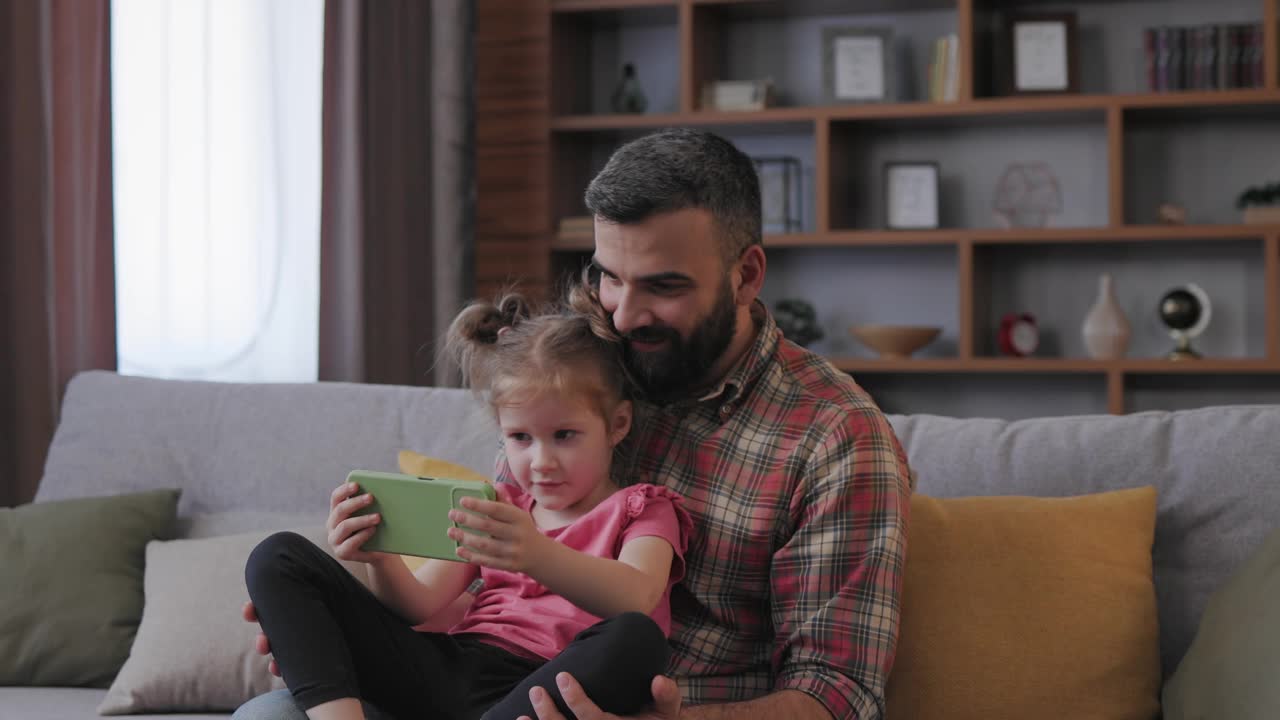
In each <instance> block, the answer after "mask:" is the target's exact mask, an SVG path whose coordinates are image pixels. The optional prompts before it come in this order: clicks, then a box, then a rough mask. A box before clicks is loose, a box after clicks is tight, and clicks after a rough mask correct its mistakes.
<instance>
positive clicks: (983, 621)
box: [887, 487, 1160, 720]
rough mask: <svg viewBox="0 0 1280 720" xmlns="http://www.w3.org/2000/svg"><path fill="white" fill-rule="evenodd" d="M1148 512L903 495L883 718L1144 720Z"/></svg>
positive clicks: (1152, 667) (1094, 503) (1156, 687)
mask: <svg viewBox="0 0 1280 720" xmlns="http://www.w3.org/2000/svg"><path fill="white" fill-rule="evenodd" d="M1155 506H1156V495H1155V491H1154V489H1152V488H1150V487H1145V488H1136V489H1131V490H1121V491H1115V492H1108V493H1100V494H1093V495H1086V496H1080V497H1067V498H1031V497H975V498H957V499H941V498H934V497H928V496H925V495H920V494H916V495H914V496H913V497H912V500H911V528H910V536H909V543H908V549H907V564H906V573H905V576H904V586H903V606H902V608H903V609H902V627H901V636H900V639H899V643H898V654H897V659H896V662H895V665H894V669H893V672H892V674H891V676H890V678H889V685H888V694H887V702H888V712H887V716H888V717H900V718H916V719H918V720H928V719H929V718H947V719H948V720H963V719H964V718H974V719H975V720H976V719H978V718H981V719H982V720H999V719H1000V718H1009V719H1010V720H1013V719H1015V718H1017V719H1021V718H1040V719H1042V720H1052V719H1054V718H1062V719H1063V720H1067V719H1068V718H1084V717H1108V718H1153V717H1155V716H1156V715H1157V713H1158V712H1159V708H1160V705H1159V692H1160V655H1159V635H1158V628H1157V626H1156V613H1155V606H1156V602H1155V588H1154V586H1153V585H1152V579H1151V542H1152V537H1153V535H1154V531H1155Z"/></svg>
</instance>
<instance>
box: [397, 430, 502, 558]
mask: <svg viewBox="0 0 1280 720" xmlns="http://www.w3.org/2000/svg"><path fill="white" fill-rule="evenodd" d="M397 459H398V461H399V465H400V472H402V473H404V474H405V475H416V476H418V477H443V478H453V479H454V480H474V481H476V482H493V481H492V479H491V478H489V477H487V476H485V475H481V474H480V473H478V472H476V471H475V470H472V469H471V468H469V467H466V466H465V465H459V464H457V463H452V462H449V461H448V460H441V459H439V458H433V457H428V456H426V455H422V454H419V453H416V452H414V451H412V450H401V451H400V453H399V455H398V458H397ZM400 559H402V560H404V564H405V565H408V566H409V569H410V570H417V569H418V568H419V567H421V566H422V563H423V562H425V558H420V557H414V556H412V555H401V556H400Z"/></svg>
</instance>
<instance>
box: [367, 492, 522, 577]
mask: <svg viewBox="0 0 1280 720" xmlns="http://www.w3.org/2000/svg"><path fill="white" fill-rule="evenodd" d="M347 482H353V483H355V484H356V486H357V487H359V488H360V490H359V493H369V494H370V495H372V496H373V502H371V503H369V504H368V505H366V506H364V507H363V508H361V509H360V510H357V511H356V512H355V513H353V515H368V514H369V513H381V514H382V521H381V522H379V523H378V525H377V530H375V531H374V533H373V537H371V538H369V539H368V540H367V541H365V544H364V546H363V548H362V549H364V550H369V551H373V552H386V553H395V554H397V555H413V556H416V557H424V558H438V559H440V560H452V561H454V562H463V561H462V559H461V558H459V557H458V555H457V549H458V546H459V543H457V542H454V541H453V540H452V539H451V538H450V537H449V536H448V534H447V532H448V530H449V528H451V527H465V526H463V525H460V524H459V523H455V522H453V521H452V520H450V519H449V511H450V510H451V509H453V508H460V507H462V506H461V505H459V504H458V501H460V500H461V499H462V498H464V497H474V498H480V499H482V500H494V499H496V498H497V493H495V492H494V490H493V486H492V485H490V484H489V483H483V482H476V481H474V480H458V479H454V478H436V477H416V476H413V475H402V474H400V473H386V472H375V471H372V470H353V471H351V473H349V474H348V475H347ZM359 493H358V494H359ZM467 529H470V528H467ZM472 532H476V533H477V534H479V535H483V534H484V533H480V532H478V531H474V530H473V531H472Z"/></svg>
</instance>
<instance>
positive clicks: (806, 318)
mask: <svg viewBox="0 0 1280 720" xmlns="http://www.w3.org/2000/svg"><path fill="white" fill-rule="evenodd" d="M773 317H774V320H775V321H776V322H777V323H778V329H780V330H782V335H783V336H784V337H786V338H787V339H788V340H790V341H791V342H793V343H795V344H797V345H800V346H802V347H803V346H805V345H808V344H809V343H811V342H817V341H818V340H821V339H822V338H823V337H824V335H825V333H823V332H822V327H821V326H820V325H818V316H817V313H815V312H814V310H813V305H810V304H809V303H807V302H805V301H804V300H795V299H792V300H779V301H778V304H777V305H775V306H774V313H773Z"/></svg>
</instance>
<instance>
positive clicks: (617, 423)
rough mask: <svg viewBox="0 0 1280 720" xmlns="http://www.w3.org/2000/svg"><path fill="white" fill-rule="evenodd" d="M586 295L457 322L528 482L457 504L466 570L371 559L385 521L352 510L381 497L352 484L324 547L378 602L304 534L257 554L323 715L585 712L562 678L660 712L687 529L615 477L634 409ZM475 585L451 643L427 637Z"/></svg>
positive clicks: (294, 661) (290, 657)
mask: <svg viewBox="0 0 1280 720" xmlns="http://www.w3.org/2000/svg"><path fill="white" fill-rule="evenodd" d="M584 300H585V298H584V297H583V296H582V295H580V294H575V295H574V296H573V297H572V298H571V302H570V307H568V308H565V309H561V310H557V311H554V312H550V313H547V314H542V315H538V316H534V317H531V316H530V313H529V310H528V306H527V304H526V303H525V301H524V300H523V299H522V298H520V297H519V296H515V295H509V296H507V297H505V298H503V299H502V300H501V301H500V302H499V304H498V305H496V306H495V305H492V304H487V303H478V304H473V305H471V306H469V307H468V308H466V309H465V310H463V311H462V313H461V314H460V315H459V316H458V317H457V319H456V320H454V322H453V325H452V326H451V327H450V329H449V339H448V349H449V351H450V352H451V353H452V354H453V356H454V357H455V358H456V359H457V360H458V361H459V364H460V366H461V367H462V368H463V370H464V373H465V374H466V377H467V378H468V380H469V384H470V385H471V386H472V387H473V388H476V389H478V390H486V391H487V392H488V395H489V400H490V402H491V404H492V407H493V409H494V411H495V413H496V415H497V420H498V424H499V426H500V427H501V429H502V434H503V443H504V447H505V450H506V457H507V462H508V464H509V467H510V470H511V474H512V476H513V477H514V478H515V481H516V482H515V484H514V485H513V484H510V483H500V484H499V485H498V486H497V490H498V495H499V501H498V502H486V501H482V500H479V499H476V498H466V499H464V500H463V501H462V504H463V507H464V508H465V511H461V510H453V511H451V512H450V518H451V519H452V520H455V521H457V522H459V523H460V524H463V525H465V526H466V527H468V528H471V529H474V530H475V531H478V533H479V534H478V533H477V532H464V531H462V530H461V529H460V528H451V529H450V530H449V531H448V534H449V536H450V537H451V538H453V539H454V540H457V541H459V542H460V543H461V544H462V547H461V548H460V549H459V550H458V555H459V556H460V558H461V560H463V561H465V562H449V561H444V560H428V561H427V562H426V563H425V564H423V565H422V566H421V567H420V568H419V569H418V570H417V571H416V572H410V571H409V569H408V568H407V567H406V566H405V564H404V563H403V562H402V561H401V560H400V558H399V557H398V556H396V555H390V554H385V553H373V552H365V551H362V550H360V546H361V545H362V544H363V543H364V542H365V541H366V540H368V538H369V537H370V536H371V535H372V534H373V532H374V531H375V530H376V523H377V521H378V518H377V517H376V516H372V515H370V516H353V515H352V512H353V511H355V510H357V509H358V508H360V507H363V506H364V505H366V504H368V503H369V502H370V500H371V498H370V497H369V495H367V494H360V491H359V489H358V488H355V487H352V486H350V484H344V485H342V486H340V487H338V488H337V489H336V490H334V492H333V494H332V496H331V499H330V506H331V511H330V514H329V520H328V528H329V537H328V539H329V543H330V545H331V546H332V548H333V551H334V555H336V556H337V557H339V558H342V559H344V560H357V561H363V562H366V563H368V564H369V568H370V578H371V582H370V588H371V589H372V592H370V591H369V590H366V589H365V587H364V586H362V585H361V584H360V583H359V582H358V581H356V580H355V579H354V578H352V576H351V575H350V574H349V573H348V572H347V571H346V570H344V569H343V568H342V567H341V565H339V564H338V563H337V562H336V561H334V560H333V559H332V558H330V557H329V556H328V555H326V554H325V553H324V552H322V551H321V550H320V549H319V548H317V547H316V546H314V545H312V544H311V543H309V542H308V541H307V540H306V539H304V538H302V537H301V536H299V535H296V534H292V533H278V534H276V535H272V536H271V537H269V538H267V539H266V540H264V541H263V542H262V543H261V544H259V545H258V546H257V548H255V549H254V551H253V553H252V554H251V555H250V557H249V560H248V564H247V567H246V569H245V579H246V583H247V585H248V589H249V595H250V597H251V599H252V602H253V604H254V607H255V608H256V610H257V615H258V620H259V622H260V623H261V625H262V628H263V630H264V632H265V634H266V635H267V637H269V638H270V642H271V649H272V653H273V654H274V657H275V661H276V662H277V664H278V665H279V668H280V671H281V674H282V676H283V677H284V680H285V683H286V685H288V687H289V690H290V692H291V693H292V695H293V697H294V699H295V700H296V701H297V702H298V704H299V705H300V706H301V707H302V708H303V709H304V710H306V713H307V715H308V716H309V717H310V718H312V720H322V719H326V718H361V717H363V713H362V709H361V701H365V702H368V703H370V704H372V705H374V706H376V707H378V708H379V709H380V710H382V711H384V712H387V713H390V714H391V715H393V716H394V717H432V718H467V719H471V718H479V717H482V716H483V717H484V718H485V719H486V720H489V719H492V720H514V718H518V717H520V716H529V717H534V716H535V715H534V712H533V707H532V705H531V703H530V701H529V691H530V689H531V688H533V687H535V686H537V687H542V688H543V689H545V690H546V691H548V692H549V693H550V695H551V696H552V697H553V698H554V699H555V701H556V704H557V705H558V706H559V707H560V709H561V712H563V713H565V714H566V716H567V717H572V715H571V714H569V711H568V709H567V707H565V705H564V702H563V701H562V700H561V698H560V697H559V691H558V690H557V689H556V683H555V680H554V678H555V675H556V673H559V672H562V671H567V672H570V673H572V674H573V676H574V677H575V678H577V679H578V680H579V682H580V683H581V684H582V685H583V686H584V688H586V690H587V693H588V695H589V696H590V697H591V698H592V699H594V700H596V701H597V703H598V704H600V705H601V707H602V708H603V709H604V710H606V711H609V712H615V713H619V714H629V713H634V712H636V711H638V710H640V709H642V708H643V707H644V706H645V705H647V704H649V703H650V702H651V701H652V697H651V694H650V687H651V682H652V680H653V677H654V676H655V675H658V674H661V673H662V672H663V670H664V669H665V665H666V659H667V645H666V636H667V633H668V632H669V631H670V623H671V615H670V608H669V605H668V594H669V592H670V589H671V586H672V585H673V584H674V583H675V582H676V581H677V580H679V579H680V577H681V575H682V574H683V568H684V561H683V553H684V551H685V543H686V542H687V540H686V538H687V536H688V532H687V529H688V526H689V522H690V521H689V519H688V516H687V515H686V514H685V512H684V510H683V509H682V508H681V507H680V505H679V498H678V497H676V496H675V495H674V494H673V493H671V492H670V491H668V490H666V489H664V488H661V487H657V486H653V485H644V484H641V485H631V486H628V487H625V488H619V487H617V486H616V485H615V484H614V483H613V482H612V481H611V480H610V479H609V478H610V475H609V469H610V463H611V457H612V455H613V450H614V447H615V446H616V445H617V444H618V442H619V441H620V440H622V438H623V437H624V436H626V434H627V431H628V430H629V429H630V425H631V417H632V415H631V413H632V406H631V402H630V401H629V400H628V390H627V388H628V384H627V381H626V376H625V371H624V370H623V366H622V362H621V357H620V351H619V342H618V339H617V337H616V336H614V335H613V334H612V333H611V331H610V329H609V325H608V322H607V321H605V320H604V319H603V318H600V317H598V316H596V315H595V314H593V313H592V312H590V311H589V310H587V309H586V308H589V307H590V305H589V303H584ZM574 308H579V309H574ZM484 535H487V536H488V537H485V536H484ZM477 579H479V580H482V581H483V585H482V587H481V589H480V590H479V591H478V593H477V594H476V597H475V600H474V602H472V603H471V605H470V606H469V607H468V608H467V610H466V612H465V615H463V616H462V619H461V621H460V622H458V623H457V624H456V625H454V626H453V627H452V628H451V629H449V631H448V632H447V633H434V632H425V631H420V630H421V628H420V627H419V628H418V629H417V630H415V627H418V626H421V625H423V624H425V623H428V622H429V621H431V620H432V619H433V618H436V619H437V621H438V619H439V618H440V617H441V613H443V612H444V611H445V610H446V609H447V608H448V607H449V606H450V605H451V604H453V603H454V601H455V600H458V599H459V598H460V596H462V595H463V593H464V592H466V591H467V589H468V587H469V586H471V584H472V583H473V582H474V581H476V580H477Z"/></svg>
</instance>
